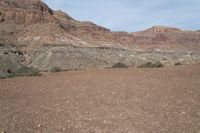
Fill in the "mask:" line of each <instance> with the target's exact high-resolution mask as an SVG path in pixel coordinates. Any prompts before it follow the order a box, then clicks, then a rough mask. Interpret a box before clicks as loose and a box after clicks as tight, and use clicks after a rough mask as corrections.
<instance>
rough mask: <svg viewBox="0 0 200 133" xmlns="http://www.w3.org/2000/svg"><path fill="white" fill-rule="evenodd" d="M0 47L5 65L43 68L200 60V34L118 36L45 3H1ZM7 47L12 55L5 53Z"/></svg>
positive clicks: (156, 30)
mask: <svg viewBox="0 0 200 133" xmlns="http://www.w3.org/2000/svg"><path fill="white" fill-rule="evenodd" d="M0 44H3V45H0V49H1V50H0V56H1V58H0V62H1V63H6V60H7V59H8V58H9V59H8V60H9V62H11V63H10V64H11V66H14V65H12V64H16V63H17V64H18V65H16V66H20V65H21V64H23V65H28V66H33V67H38V68H39V69H40V70H49V69H51V68H52V67H57V66H59V67H61V68H62V69H65V70H66V69H84V68H91V67H92V68H93V67H95V68H97V67H100V68H102V67H111V66H112V65H113V64H116V63H118V62H121V63H125V64H126V65H128V66H135V65H137V64H141V63H143V62H148V61H160V62H162V63H164V64H165V65H171V64H174V63H175V62H177V61H178V62H181V63H182V64H187V63H188V62H189V63H194V62H197V61H199V60H200V54H199V53H200V32H199V31H183V30H180V29H178V28H171V27H165V26H154V27H152V28H149V29H147V30H144V31H139V32H133V33H128V32H112V31H111V30H109V29H107V28H104V27H102V26H98V25H96V24H94V23H92V22H89V21H84V22H82V21H78V20H75V19H73V18H72V17H70V16H69V15H68V14H67V13H64V12H62V11H59V10H58V11H54V10H52V9H50V8H49V7H48V6H47V5H46V4H45V3H44V2H42V1H40V0H0ZM7 45H8V46H9V47H7ZM5 49H6V52H7V53H8V54H4V53H5ZM13 49H14V50H13ZM13 52H14V54H13ZM15 52H16V53H15ZM18 52H21V53H22V55H17V53H18ZM164 59H165V60H164ZM13 62H14V63H13ZM2 68H3V67H2ZM4 68H5V67H4ZM0 70H1V68H0Z"/></svg>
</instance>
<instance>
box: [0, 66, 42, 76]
mask: <svg viewBox="0 0 200 133" xmlns="http://www.w3.org/2000/svg"><path fill="white" fill-rule="evenodd" d="M40 75H41V74H40V71H39V70H38V69H37V68H33V67H27V66H23V67H21V68H19V69H17V70H14V71H11V70H7V71H1V72H0V78H1V79H4V78H13V77H21V76H40Z"/></svg>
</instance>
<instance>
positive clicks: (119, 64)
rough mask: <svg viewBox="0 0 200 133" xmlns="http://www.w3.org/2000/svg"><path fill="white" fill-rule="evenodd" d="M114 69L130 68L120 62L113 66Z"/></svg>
mask: <svg viewBox="0 0 200 133" xmlns="http://www.w3.org/2000/svg"><path fill="white" fill-rule="evenodd" d="M112 68H128V66H127V65H125V64H124V63H120V62H119V63H117V64H115V65H113V66H112Z"/></svg>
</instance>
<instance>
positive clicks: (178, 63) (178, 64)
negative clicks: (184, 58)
mask: <svg viewBox="0 0 200 133" xmlns="http://www.w3.org/2000/svg"><path fill="white" fill-rule="evenodd" d="M174 65H175V66H180V65H182V63H180V62H176V63H175V64H174Z"/></svg>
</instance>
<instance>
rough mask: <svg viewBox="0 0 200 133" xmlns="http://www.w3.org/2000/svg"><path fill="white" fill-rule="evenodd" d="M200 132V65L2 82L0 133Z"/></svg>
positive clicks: (62, 74) (0, 83) (120, 70)
mask: <svg viewBox="0 0 200 133" xmlns="http://www.w3.org/2000/svg"><path fill="white" fill-rule="evenodd" d="M1 131H2V132H6V133H13V132H16V133H27V132H30V133H59V132H64V133H199V132H200V64H198V65H189V66H178V67H168V68H161V69H104V70H86V71H76V72H72V71H71V72H62V73H55V74H50V73H45V74H44V75H43V76H40V77H21V78H13V79H3V80H0V132H1Z"/></svg>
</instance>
